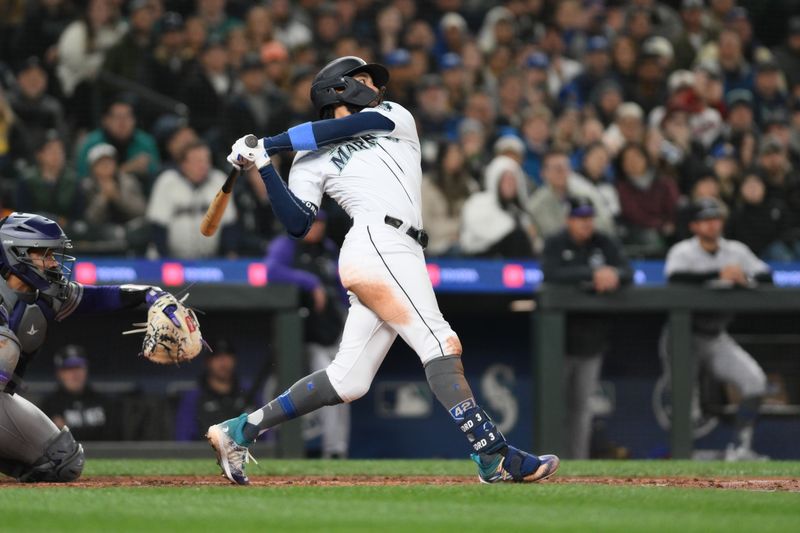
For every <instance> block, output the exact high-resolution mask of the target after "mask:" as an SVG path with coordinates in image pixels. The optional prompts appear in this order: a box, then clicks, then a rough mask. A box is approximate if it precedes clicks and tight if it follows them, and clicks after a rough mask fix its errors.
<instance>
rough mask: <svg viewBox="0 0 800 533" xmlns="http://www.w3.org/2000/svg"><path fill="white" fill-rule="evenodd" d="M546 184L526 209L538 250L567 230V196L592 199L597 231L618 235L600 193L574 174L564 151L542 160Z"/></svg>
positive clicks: (550, 154) (556, 152)
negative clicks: (546, 240)
mask: <svg viewBox="0 0 800 533" xmlns="http://www.w3.org/2000/svg"><path fill="white" fill-rule="evenodd" d="M542 164H543V166H542V177H543V178H544V185H543V186H542V187H540V188H539V189H537V190H536V192H534V193H533V196H531V198H530V200H529V201H528V203H527V206H526V207H527V210H528V213H530V216H531V218H532V220H533V224H534V227H535V228H536V235H537V240H536V243H535V244H536V250H537V251H538V250H541V247H542V245H543V244H544V241H543V239H546V238H547V237H550V236H551V235H555V234H556V233H558V232H560V231H561V230H563V229H564V220H565V218H564V217H565V214H566V210H567V203H566V202H567V197H568V196H580V197H586V198H589V199H590V200H591V202H592V204H593V205H594V209H595V212H596V213H597V215H596V217H595V225H596V227H597V229H598V231H602V232H604V233H606V234H609V235H615V234H616V230H615V226H614V217H613V215H611V212H610V211H609V210H608V209H607V208H606V202H605V201H604V200H603V199H602V198H601V197H600V193H599V191H598V190H597V189H596V188H595V187H594V186H593V185H592V184H590V183H589V182H588V181H587V180H586V178H584V177H583V176H581V175H579V174H576V173H575V172H573V171H572V165H571V164H570V161H569V157H567V154H566V153H565V152H563V151H561V150H550V151H549V152H547V153H546V154H545V156H544V160H543V161H542Z"/></svg>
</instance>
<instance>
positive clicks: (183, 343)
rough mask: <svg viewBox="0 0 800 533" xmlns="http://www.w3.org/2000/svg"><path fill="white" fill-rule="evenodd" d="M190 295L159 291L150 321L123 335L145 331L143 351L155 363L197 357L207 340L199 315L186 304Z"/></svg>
mask: <svg viewBox="0 0 800 533" xmlns="http://www.w3.org/2000/svg"><path fill="white" fill-rule="evenodd" d="M188 296H189V295H188V294H187V295H186V296H184V297H183V298H181V299H180V300H178V299H177V298H175V296H173V295H172V294H170V293H168V292H161V293H158V295H157V298H155V299H154V300H153V302H152V304H151V305H150V309H149V310H148V312H147V322H146V323H142V324H134V326H140V328H139V329H134V330H131V331H125V332H123V335H129V334H131V333H144V341H143V342H142V355H143V356H145V357H146V358H148V359H149V360H151V361H153V362H154V363H160V364H178V363H181V362H183V361H189V360H191V359H194V358H195V357H196V356H197V354H199V353H200V351H201V350H202V349H203V345H204V341H203V335H202V333H200V323H199V322H198V321H197V316H195V314H194V311H192V310H191V309H190V308H188V307H186V306H185V305H183V302H184V301H185V300H186V298H188Z"/></svg>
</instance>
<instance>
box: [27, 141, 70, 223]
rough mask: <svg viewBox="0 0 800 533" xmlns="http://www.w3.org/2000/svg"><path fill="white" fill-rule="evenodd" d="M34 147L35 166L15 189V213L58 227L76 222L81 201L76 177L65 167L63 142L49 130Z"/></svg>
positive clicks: (29, 169)
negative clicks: (42, 218)
mask: <svg viewBox="0 0 800 533" xmlns="http://www.w3.org/2000/svg"><path fill="white" fill-rule="evenodd" d="M37 146H38V149H37V150H36V165H34V166H33V167H30V168H27V169H26V170H25V171H24V172H23V173H22V176H21V179H20V182H19V185H18V187H17V201H16V208H17V210H19V211H26V212H28V213H41V214H46V215H49V216H51V217H53V218H54V219H56V220H57V221H58V222H59V224H62V225H63V224H66V223H69V222H72V221H75V220H77V219H79V218H80V217H81V216H82V215H83V206H84V198H83V194H82V190H81V188H80V183H79V180H78V176H77V175H76V174H75V172H74V171H73V170H72V169H71V168H69V167H68V166H67V159H66V153H65V149H64V141H63V140H62V139H61V137H60V136H59V135H58V133H57V132H56V131H54V130H51V131H49V132H48V133H47V135H46V136H45V138H44V139H42V140H41V142H37Z"/></svg>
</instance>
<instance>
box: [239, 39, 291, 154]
mask: <svg viewBox="0 0 800 533" xmlns="http://www.w3.org/2000/svg"><path fill="white" fill-rule="evenodd" d="M285 109H286V98H285V97H284V95H283V94H282V92H281V91H280V90H278V89H277V88H276V87H275V86H274V85H272V84H271V83H269V82H268V81H267V76H266V72H265V71H264V64H263V63H262V62H261V58H260V57H259V55H258V54H256V53H254V52H251V53H248V54H246V55H245V56H244V58H243V59H242V64H241V65H240V67H239V80H238V84H237V86H236V89H235V90H234V92H233V94H231V96H230V97H229V98H228V101H227V103H226V104H225V111H224V113H223V117H224V120H223V130H224V134H223V135H224V142H223V144H225V145H226V146H227V145H229V144H233V142H234V141H235V140H236V139H238V138H239V137H240V136H241V135H240V133H241V132H242V131H255V132H265V131H267V130H268V129H270V128H280V127H283V126H284V125H285V126H286V127H288V124H286V118H285V114H286V113H285Z"/></svg>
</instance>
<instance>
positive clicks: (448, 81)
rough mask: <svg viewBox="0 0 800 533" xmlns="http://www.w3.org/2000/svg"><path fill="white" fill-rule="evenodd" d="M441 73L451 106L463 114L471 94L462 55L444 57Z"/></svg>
mask: <svg viewBox="0 0 800 533" xmlns="http://www.w3.org/2000/svg"><path fill="white" fill-rule="evenodd" d="M439 71H440V72H441V74H442V84H443V85H444V87H445V88H446V89H447V94H448V99H449V100H450V106H451V107H452V108H453V109H454V110H455V111H458V112H462V111H463V110H464V106H465V105H466V103H467V95H468V94H469V87H468V85H467V72H466V70H465V69H464V61H463V60H462V59H461V56H460V55H458V54H454V53H452V52H448V53H447V54H445V55H443V56H442V59H441V61H440V62H439ZM392 76H393V77H392V80H394V79H395V78H394V74H392Z"/></svg>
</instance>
